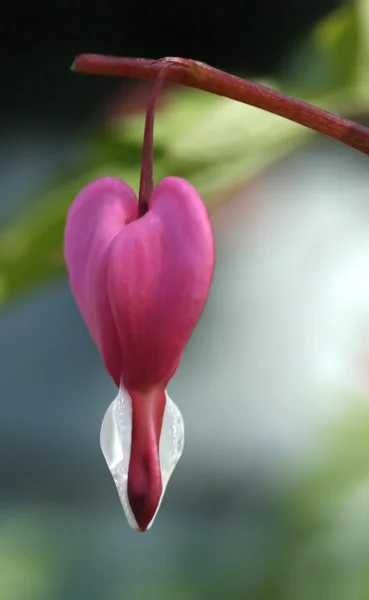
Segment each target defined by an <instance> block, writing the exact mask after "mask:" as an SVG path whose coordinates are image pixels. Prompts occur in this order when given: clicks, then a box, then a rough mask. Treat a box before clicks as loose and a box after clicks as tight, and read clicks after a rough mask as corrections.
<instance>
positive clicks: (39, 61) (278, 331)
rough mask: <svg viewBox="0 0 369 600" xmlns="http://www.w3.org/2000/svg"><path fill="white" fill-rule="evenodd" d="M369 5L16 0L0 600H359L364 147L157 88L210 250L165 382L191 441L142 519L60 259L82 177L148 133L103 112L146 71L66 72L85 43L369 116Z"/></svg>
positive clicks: (109, 388) (161, 136)
mask: <svg viewBox="0 0 369 600" xmlns="http://www.w3.org/2000/svg"><path fill="white" fill-rule="evenodd" d="M368 9H369V6H368V2H367V0H361V1H360V2H356V3H354V2H352V3H339V2H334V1H333V0H330V1H328V0H327V1H324V2H323V0H320V1H319V2H318V1H316V2H305V0H304V1H303V0H300V1H299V2H298V3H297V2H296V1H295V0H289V1H288V0H284V1H282V2H281V3H278V5H277V4H275V3H273V2H271V1H270V2H265V3H256V2H249V3H244V4H243V5H239V4H237V3H227V5H225V4H224V3H218V4H215V5H209V4H208V3H206V2H200V3H198V2H197V3H196V6H195V5H193V4H192V3H187V4H186V5H181V6H174V5H170V6H167V5H165V4H161V5H160V6H154V5H152V6H146V5H145V8H144V7H140V5H138V4H136V5H133V4H132V5H130V4H128V3H127V4H122V3H118V2H114V3H111V4H109V2H108V3H104V5H98V4H92V5H89V4H87V3H83V2H81V3H79V4H78V6H73V5H70V4H69V3H63V4H61V3H55V4H53V6H52V8H51V7H49V8H45V7H39V8H38V7H37V6H35V5H32V7H31V5H29V4H27V3H26V2H25V0H24V1H23V3H22V2H20V3H18V4H10V3H8V4H6V6H5V8H4V9H3V10H4V15H3V19H2V25H1V27H2V28H3V35H2V36H1V45H2V50H3V61H2V64H3V66H4V72H3V74H2V78H3V83H2V88H3V91H2V94H1V98H0V107H1V111H0V118H1V125H2V126H1V133H0V138H1V147H0V192H1V196H0V216H1V231H0V301H1V302H2V312H1V315H0V339H1V346H0V381H1V402H0V449H1V452H0V482H1V486H0V600H44V599H45V600H51V599H52V600H54V599H55V600H64V599H67V598H68V600H77V599H78V600H80V599H91V600H95V599H96V600H97V599H105V598H109V600H116V599H117V600H118V599H120V598H125V599H127V600H128V599H129V600H130V599H136V598H137V599H146V598H147V599H150V600H151V599H153V600H155V599H158V600H165V599H166V598H168V599H169V598H176V599H178V600H182V599H183V600H192V599H194V600H197V599H203V598H208V597H212V598H219V599H220V598H224V597H225V596H226V595H227V596H229V597H230V598H235V599H242V598H252V599H253V600H259V599H260V600H268V599H273V600H275V599H279V598H280V599H281V600H310V599H311V600H313V599H314V600H315V599H322V600H323V599H328V598H332V599H333V598H334V599H335V600H365V599H366V598H367V597H368V594H369V578H368V575H367V573H368V572H369V528H368V525H367V523H368V522H369V520H368V515H369V479H368V478H369V437H368V436H369V412H368V411H369V406H368V402H369V375H368V365H369V208H368V197H369V170H368V158H367V157H366V156H364V155H360V154H359V153H357V152H355V151H353V150H351V149H349V148H346V147H344V146H340V145H339V144H337V143H334V142H332V141H328V140H326V139H322V138H319V137H317V136H316V137H313V136H310V135H309V134H308V132H306V131H302V128H298V127H294V126H291V125H290V124H286V123H285V122H284V121H283V120H282V119H277V118H273V119H269V116H268V115H265V114H264V113H261V112H260V111H256V110H255V109H248V108H247V107H244V106H238V105H237V106H236V105H235V104H234V103H231V102H228V101H225V102H222V103H221V104H218V100H217V99H215V100H214V99H213V100H209V99H208V97H207V95H205V94H203V95H195V96H193V97H192V96H191V95H190V96H186V95H185V92H182V93H183V94H184V96H181V100H180V102H179V108H178V107H177V109H176V110H178V111H179V112H178V114H177V113H175V115H177V116H176V120H175V122H176V123H177V119H178V120H179V121H180V119H181V115H182V113H181V110H183V111H184V107H185V106H187V104H186V102H187V103H189V104H190V103H191V102H193V109H192V110H193V111H194V117H193V129H192V130H191V134H188V135H187V137H186V135H185V133H186V131H185V130H186V127H187V125H186V126H185V127H184V129H182V130H181V128H180V123H179V125H178V128H176V127H169V125H168V122H169V121H170V119H169V117H168V115H172V113H170V110H172V109H171V108H170V107H168V109H166V108H165V107H164V108H163V111H162V113H161V117H159V119H161V120H159V121H158V147H159V149H161V150H163V152H164V150H165V151H166V153H167V154H166V156H169V157H171V158H172V159H173V160H174V158H176V161H177V162H173V164H175V165H177V166H176V168H178V169H180V168H181V164H180V163H181V162H182V163H184V162H185V161H186V160H188V155H190V157H192V158H195V159H196V160H197V159H198V160H199V162H201V159H202V163H201V164H204V165H207V166H206V168H205V167H204V171H201V169H197V170H196V169H194V171H193V174H192V175H191V171H189V176H188V178H189V179H190V180H191V181H192V180H193V182H194V184H195V183H197V182H198V183H199V187H200V191H203V192H204V196H205V200H206V202H207V203H208V206H209V212H210V215H211V218H212V222H213V227H214V234H215V239H216V248H217V266H216V271H215V277H214V283H213V286H212V290H211V294H210V298H209V301H208V304H207V306H206V309H205V311H204V314H203V316H202V318H201V320H200V322H199V324H198V326H197V328H196V330H195V332H194V334H193V336H192V338H191V340H190V343H189V344H188V347H187V348H186V350H185V353H184V356H183V360H182V363H181V366H180V368H179V370H178V372H177V374H176V375H175V377H174V379H173V381H172V382H171V385H170V389H169V392H170V395H171V397H172V398H173V399H174V401H175V402H176V403H177V404H178V406H179V407H180V409H181V411H182V413H183V415H184V420H185V424H186V444H185V450H184V454H183V457H182V459H181V461H180V463H179V465H178V467H177V470H176V473H175V474H174V476H173V479H172V481H171V482H170V484H169V486H168V490H167V492H166V496H165V498H164V501H163V504H162V507H161V509H160V512H159V515H158V517H157V519H156V521H155V523H154V525H153V528H152V529H151V530H150V531H149V532H148V533H147V534H145V535H139V534H137V533H136V532H134V531H132V530H130V529H129V527H128V525H127V524H126V522H125V518H124V515H123V511H122V508H121V506H120V505H119V500H118V496H117V493H116V490H115V488H114V484H113V481H112V478H111V476H110V473H109V472H108V470H107V468H106V465H105V462H104V459H103V456H102V454H101V451H100V448H99V431H100V425H101V421H102V417H103V414H104V413H105V410H106V409H107V407H108V405H109V403H110V402H111V400H112V399H113V398H114V396H115V394H116V390H115V387H114V385H113V383H112V382H111V381H110V379H109V377H108V375H107V373H106V372H105V370H104V368H103V365H102V362H101V359H100V357H99V355H98V352H97V350H96V349H95V347H94V346H93V343H92V341H91V339H90V337H89V335H88V333H87V331H86V328H85V326H84V324H83V322H82V319H81V316H80V314H79V313H78V310H77V308H76V306H75V303H74V300H73V298H72V295H71V292H70V290H69V287H68V284H67V280H66V276H65V273H64V271H63V265H62V258H61V256H60V248H61V244H60V239H61V238H60V235H61V232H62V222H63V218H64V216H63V215H64V214H65V210H66V208H67V206H68V204H70V203H71V202H72V200H73V197H74V196H73V193H72V189H73V190H74V187H73V186H74V185H76V186H77V189H78V182H79V179H78V178H79V177H80V178H81V180H83V182H84V178H85V177H86V179H87V180H89V177H90V174H91V177H92V175H94V174H95V176H99V175H100V174H101V172H100V170H101V168H103V170H104V169H105V170H106V171H107V172H106V174H108V172H109V165H110V164H111V165H112V167H111V168H114V169H116V168H117V164H118V163H119V164H120V161H121V163H122V173H121V176H122V177H123V178H124V177H125V172H124V168H123V167H124V164H126V163H125V162H124V161H126V162H127V165H129V168H128V167H127V170H129V174H130V175H132V173H133V171H132V170H131V167H132V164H133V163H134V161H135V160H136V162H137V160H138V159H137V157H136V154H137V152H136V150H135V148H136V147H135V143H136V141H137V140H138V141H137V144H138V146H137V147H138V148H139V143H140V142H139V140H140V130H136V129H135V127H136V125H135V123H136V122H135V121H134V120H133V121H132V123H133V124H132V127H131V125H130V123H128V125H127V127H126V129H124V134H122V137H119V136H120V135H121V134H120V133H119V136H118V137H117V138H116V139H115V138H112V135H113V134H112V130H113V131H114V132H116V131H120V127H121V125H120V120H119V119H120V117H124V115H125V114H126V113H127V112H128V104H127V98H128V97H129V98H130V99H131V100H130V107H131V108H132V104H133V108H134V107H135V98H137V104H138V98H139V97H140V96H139V91H138V90H141V89H142V88H141V87H140V88H135V87H133V84H132V83H130V84H127V83H125V82H123V83H122V82H121V81H118V80H108V79H101V78H92V77H90V78H89V77H82V76H78V75H76V74H71V73H69V71H68V69H69V65H70V64H71V62H72V61H73V58H74V55H75V54H77V53H78V52H87V51H93V52H101V53H111V54H117V55H138V56H145V55H146V56H152V57H153V58H158V57H160V56H162V55H184V56H193V57H194V58H198V59H200V60H203V61H206V62H209V63H212V64H214V65H216V66H220V67H223V68H227V69H228V70H231V71H235V72H239V73H241V74H245V75H247V74H251V75H252V77H253V78H262V79H263V80H267V81H268V82H269V83H270V84H271V85H272V84H275V85H276V86H277V87H282V88H283V89H286V90H288V91H292V92H293V93H296V95H301V97H302V96H304V97H305V98H306V99H308V100H312V101H313V100H314V101H317V102H319V103H321V105H322V106H324V107H326V108H328V109H329V110H337V111H339V112H341V113H342V114H347V115H349V116H351V117H353V118H356V119H360V120H361V121H363V122H365V121H366V119H367V110H366V108H367V106H369V103H367V97H368V96H367V95H366V94H367V88H368V82H369V75H367V74H366V70H365V64H366V63H365V60H366V57H367V52H366V49H367V47H368V45H367V39H369V20H368V21H367V22H366V21H365V16H368V14H369V10H368ZM322 19H323V20H322ZM367 24H368V27H367ZM359 41H360V43H358V42H359ZM283 86H284V87H283ZM145 89H146V88H145ZM135 94H137V95H135ZM173 94H174V92H173ZM128 95H129V96H128ZM207 102H212V103H213V104H209V105H208V104H206V103H207ZM181 103H182V104H181ZM113 109H114V111H113V112H114V114H116V111H118V113H119V115H120V117H119V119H118V121H117V120H113V123H112V124H111V121H110V120H109V119H108V115H110V114H111V111H112V110H113ZM166 110H167V112H166ZM183 114H184V113H183ZM178 115H179V116H178ZM140 118H141V119H142V116H141V117H140ZM184 118H185V117H183V119H184ZM186 118H187V117H186ZM168 119H169V121H168ZM107 121H109V126H108V127H107V126H106V122H107ZM170 122H171V121H170ZM130 127H131V129H130ZM187 133H188V132H187ZM114 135H115V133H114ZM118 142H119V143H118ZM91 145H93V146H94V148H95V145H96V148H97V150H96V149H94V150H93V152H91V147H90V146H91ZM112 147H113V150H112ZM100 151H101V155H100V154H99V152H100ZM135 152H136V154H135ZM186 153H187V154H186ZM113 154H114V160H113V159H112V158H111V156H113ZM137 156H139V155H137ZM160 156H161V154H160ZM106 157H108V159H107V158H106ZM127 157H128V158H127ZM135 157H136V158H135ZM173 157H174V158H173ZM104 160H106V163H104ZM158 160H159V161H160V162H159V163H158V171H159V172H160V173H161V172H162V171H163V173H164V174H165V171H166V164H167V163H165V152H164V159H162V158H159V159H158ZM109 161H110V162H109ZM168 161H169V159H168ZM207 161H208V164H207ZM186 164H187V163H186ZM188 164H190V163H188ZM101 165H102V167H101ZM136 166H137V168H138V165H136ZM213 167H214V168H215V169H216V170H217V173H219V172H221V174H222V177H219V178H218V179H216V178H215V179H214V181H213V182H212V181H211V179H212V173H213V174H214V172H213V171H212V168H213ZM188 168H189V167H188ZM201 168H202V167H201ZM127 172H128V171H127ZM80 173H82V174H83V176H82V175H80ZM104 174H105V171H104ZM112 174H115V172H114V173H112ZM166 174H171V173H166ZM133 175H134V177H135V176H136V171H135V172H134V173H133ZM133 175H132V176H133ZM192 177H193V179H192ZM69 181H72V183H73V185H72V186H71V188H69V187H68V186H69ZM210 183H213V185H212V186H210V187H209V184H210ZM69 194H70V197H69ZM59 207H60V208H59ZM55 240H56V241H55Z"/></svg>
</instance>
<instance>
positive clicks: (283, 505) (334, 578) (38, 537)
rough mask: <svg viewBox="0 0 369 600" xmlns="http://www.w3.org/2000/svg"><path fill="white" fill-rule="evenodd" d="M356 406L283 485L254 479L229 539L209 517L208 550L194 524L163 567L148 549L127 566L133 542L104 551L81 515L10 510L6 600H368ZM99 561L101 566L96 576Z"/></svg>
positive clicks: (1, 594) (2, 599)
mask: <svg viewBox="0 0 369 600" xmlns="http://www.w3.org/2000/svg"><path fill="white" fill-rule="evenodd" d="M352 407H354V410H351V413H350V414H349V415H347V414H345V415H344V416H342V414H341V416H340V417H339V418H337V420H336V421H335V422H334V423H333V424H330V426H329V428H328V429H326V428H323V430H322V431H321V434H322V435H321V437H319V436H318V437H317V439H316V444H317V446H318V447H319V448H318V451H317V452H316V453H315V455H314V456H313V457H312V458H311V459H310V461H309V462H308V464H305V466H304V467H302V468H301V472H300V473H299V474H297V475H296V472H294V473H293V476H292V477H291V476H289V477H288V476H287V477H284V480H283V485H279V486H272V487H270V486H269V487H268V491H267V493H266V490H265V488H264V489H263V487H262V486H260V483H258V481H257V478H253V477H252V476H251V475H249V480H248V485H249V486H250V488H251V489H253V495H254V502H253V504H250V505H248V504H247V502H245V504H244V505H242V506H240V507H239V509H240V510H239V511H238V512H237V513H236V514H235V515H234V517H233V521H232V524H231V523H230V530H229V532H228V534H225V530H224V524H222V523H221V522H220V523H217V522H211V519H208V518H207V515H206V513H202V514H201V519H200V522H201V533H200V535H201V536H202V538H203V539H202V540H201V543H200V544H199V545H197V544H196V540H198V541H199V539H198V538H197V537H196V535H198V533H197V527H196V526H195V524H194V526H193V530H192V531H191V532H187V534H184V532H183V530H182V532H183V537H180V536H179V539H173V537H176V534H174V536H173V532H171V533H170V535H169V536H168V537H167V538H165V536H163V544H162V545H163V548H161V547H158V548H157V550H156V551H157V553H158V554H159V555H160V557H159V564H160V565H161V568H160V569H157V568H155V565H153V566H150V561H149V562H147V559H145V553H144V555H143V556H141V555H138V556H139V558H138V556H136V555H135V552H137V548H136V550H134V549H133V550H132V556H131V557H130V559H128V555H130V554H131V551H130V550H128V548H129V545H130V540H125V542H124V543H123V542H122V548H126V551H125V552H126V553H124V552H123V554H122V555H121V554H120V551H118V549H117V547H116V546H115V545H114V544H115V542H114V541H112V540H111V539H109V535H107V537H106V539H105V538H104V541H105V543H109V545H110V546H111V545H112V546H113V547H112V548H110V549H109V551H107V549H106V547H104V542H101V541H100V544H101V548H100V551H99V552H97V553H96V554H95V553H94V552H95V550H96V546H97V544H96V541H94V537H93V535H94V534H93V532H94V530H95V528H96V523H94V520H93V518H92V520H90V521H88V520H86V522H85V524H84V525H81V514H80V513H79V512H77V516H76V515H73V514H72V515H70V516H69V517H68V515H67V514H66V513H61V512H60V510H57V511H55V509H54V510H53V511H50V510H45V508H43V509H42V510H40V511H35V512H34V514H33V515H32V513H31V514H26V516H25V517H24V516H22V512H21V511H18V512H17V513H16V512H9V515H8V519H7V520H4V522H3V525H2V527H1V528H0V574H1V578H0V579H1V587H0V600H23V599H24V600H32V599H35V600H42V599H44V598H45V599H46V598H47V599H48V600H49V599H50V598H53V600H62V599H63V600H64V598H87V597H88V598H91V600H92V599H95V598H96V599H97V598H102V597H109V598H110V599H111V600H118V599H120V598H123V597H124V598H129V599H130V600H141V599H142V598H150V600H167V599H168V600H172V599H173V598H176V599H178V600H190V599H191V600H203V599H204V598H213V599H214V600H223V599H224V597H229V598H232V600H244V598H252V600H367V598H368V594H369V519H368V511H369V508H368V507H369V460H368V456H369V412H368V410H367V406H366V405H360V403H359V402H355V400H354V399H353V400H352V406H351V409H352ZM224 485H227V484H226V482H224ZM225 514H229V510H228V508H227V507H225ZM100 517H101V515H100ZM122 519H123V516H122ZM235 519H236V521H237V523H235ZM107 521H108V523H107V528H108V530H109V527H111V522H109V515H107ZM122 524H123V521H122ZM122 526H123V525H122ZM184 527H185V528H186V525H185V526H184ZM219 527H220V528H221V529H220V533H219V531H218V532H217V529H218V528H219ZM97 529H98V528H97ZM174 531H175V532H177V535H178V530H177V529H175V530H174ZM127 535H130V536H131V535H132V536H134V535H135V534H134V533H133V532H129V533H128V532H127ZM150 535H151V534H150V533H149V534H147V536H150ZM158 539H162V538H161V537H159V538H158ZM164 540H165V541H164ZM146 541H147V540H146V539H145V541H144V543H146ZM142 543H143V542H142V541H141V540H140V544H142ZM155 543H156V542H154V545H155ZM133 546H134V544H133ZM93 549H94V552H91V550H93ZM168 549H170V554H171V557H170V556H169V555H166V554H165V553H166V552H168ZM179 549H180V551H179ZM146 550H147V548H146ZM162 550H164V556H166V558H164V559H163V558H162V554H161V552H162ZM114 552H116V553H117V554H116V555H114ZM105 553H106V557H105V559H104V558H103V557H104V556H105ZM111 553H113V555H114V559H113V560H112V554H111ZM94 560H95V561H100V562H101V564H100V562H96V567H95V569H91V564H93V561H94ZM137 560H138V563H137V564H136V562H135V561H137ZM141 561H142V563H141ZM133 564H135V568H132V565H133ZM163 565H165V568H163ZM72 589H73V592H72ZM87 590H88V592H87ZM102 590H103V591H102Z"/></svg>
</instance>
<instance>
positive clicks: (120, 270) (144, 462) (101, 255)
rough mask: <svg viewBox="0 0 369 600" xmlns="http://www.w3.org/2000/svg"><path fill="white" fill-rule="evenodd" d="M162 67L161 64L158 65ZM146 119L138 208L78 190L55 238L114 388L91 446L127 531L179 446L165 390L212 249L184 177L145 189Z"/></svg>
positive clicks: (119, 185) (120, 197) (129, 201)
mask: <svg viewBox="0 0 369 600" xmlns="http://www.w3.org/2000/svg"><path fill="white" fill-rule="evenodd" d="M167 66H168V65H167ZM165 70H166V67H165V68H164V69H163V76H162V77H161V79H160V77H159V78H158V80H157V82H156V87H154V91H153V96H152V99H151V102H150V103H149V106H148V109H147V115H146V126H145V137H144V148H143V166H142V173H141V185H140V195H139V201H138V200H137V197H136V195H135V193H134V192H133V190H132V189H131V188H130V187H128V186H127V185H126V184H125V183H123V182H122V181H120V180H119V179H115V178H111V177H105V178H103V179H99V180H97V181H95V182H93V183H91V184H89V185H88V186H87V187H86V188H84V189H83V190H82V191H81V192H80V193H79V195H78V196H77V198H76V199H75V201H74V203H73V204H72V206H71V208H70V210H69V214H68V218H67V224H66V231H65V259H66V263H67V267H68V271H69V277H70V285H71V288H72V291H73V294H74V296H75V299H76V302H77V304H78V307H79V309H80V311H81V313H82V315H83V318H84V320H85V322H86V325H87V327H88V329H89V331H90V333H91V335H92V338H93V340H94V342H95V344H96V345H97V347H98V349H99V351H100V353H101V355H102V358H103V360H104V363H105V366H106V368H107V370H108V372H109V373H110V375H111V377H112V378H113V380H114V382H115V383H116V385H117V386H118V387H119V394H118V396H117V398H116V399H115V401H114V402H113V403H112V404H111V406H110V407H109V409H108V411H107V413H106V415H105V418H104V421H103V425H102V430H101V445H102V450H103V453H104V455H105V458H106V461H107V463H108V466H109V468H110V470H111V472H112V474H113V477H114V480H115V482H116V485H117V488H118V492H119V495H120V498H121V501H122V504H123V507H124V509H125V512H126V516H127V518H128V521H129V523H130V525H131V526H133V527H136V528H138V529H139V530H141V531H145V530H146V529H147V528H148V527H149V526H150V525H151V523H152V521H153V519H154V517H155V514H156V512H157V509H158V507H159V505H160V502H161V499H162V496H163V493H164V490H165V487H166V485H167V483H168V480H169V477H170V475H171V473H172V471H173V469H174V467H175V464H176V463H177V461H178V459H179V457H180V455H181V452H182V448H183V441H184V433H183V421H182V417H181V414H180V412H179V410H178V408H177V407H176V406H175V404H174V403H173V402H172V401H171V400H170V398H169V396H168V394H167V392H166V388H167V386H168V382H169V380H170V379H171V377H172V376H173V374H174V373H175V371H176V369H177V367H178V365H179V362H180V360H181V356H182V352H183V350H184V347H185V345H186V343H187V341H188V339H189V337H190V335H191V332H192V330H193V328H194V326H195V325H196V323H197V321H198V319H199V317H200V314H201V312H202V309H203V307H204V304H205V302H206V299H207V296H208V292H209V288H210V284H211V279H212V274H213V268H214V244H213V236H212V231H211V226H210V223H209V219H208V215H207V212H206V209H205V207H204V205H203V203H202V201H201V198H200V197H199V195H198V194H197V192H196V190H195V189H194V188H193V187H192V186H191V185H190V184H189V183H188V182H187V181H185V180H183V179H180V178H178V177H167V178H165V179H164V180H162V181H161V182H160V183H159V184H158V185H157V186H156V187H155V188H154V189H152V162H153V160H152V157H153V151H152V146H153V116H154V105H155V95H156V91H157V85H159V83H161V80H162V79H163V78H164V71H165Z"/></svg>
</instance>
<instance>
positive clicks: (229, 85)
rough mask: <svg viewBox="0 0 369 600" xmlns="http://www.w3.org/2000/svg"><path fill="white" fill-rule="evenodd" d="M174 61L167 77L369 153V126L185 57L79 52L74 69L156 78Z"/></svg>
mask: <svg viewBox="0 0 369 600" xmlns="http://www.w3.org/2000/svg"><path fill="white" fill-rule="evenodd" d="M163 62H165V63H169V62H170V63H171V64H172V68H171V69H170V71H169V73H167V80H168V81H170V82H172V83H178V84H180V85H184V86H187V87H193V88H197V89H199V90H204V91H206V92H211V93H212V94H218V95H219V96H225V97H226V98H231V99H232V100H237V101H238V102H243V103H244V104H249V105H251V106H255V107H257V108H261V109H263V110H266V111H268V112H271V113H274V114H276V115H279V116H281V117H284V118H286V119H289V120H290V121H294V122H295V123H299V124H300V125H304V126H305V127H309V128H310V129H313V130H315V131H317V132H319V133H322V134H324V135H326V136H328V137H331V138H333V139H335V140H337V141H339V142H342V143H343V144H346V145H347V146H351V148H354V149H356V150H359V151H360V152H363V153H364V154H369V129H367V128H366V127H363V126H361V125H358V124H357V123H354V122H353V121H350V120H348V119H344V118H343V117H338V116H337V115H334V114H332V113H329V112H327V111H325V110H322V109H321V108H317V107H316V106H313V105H311V104H308V103H307V102H303V101H302V100H297V99H296V98H292V97H290V96H286V95H285V94H282V93H281V92H277V91H275V90H272V89H270V88H267V87H264V86H262V85H259V84H258V83H254V82H251V81H247V80H246V79H241V78H240V77H235V76H234V75H230V74H229V73H226V72H224V71H220V70H218V69H215V68H214V67H210V66H209V65H206V64H205V63H201V62H197V61H195V60H191V59H185V58H163V59H161V60H159V61H152V60H149V59H145V58H120V57H115V56H101V55H98V54H81V55H80V56H77V58H76V60H75V62H74V64H73V66H72V69H74V70H75V71H78V72H79V73H90V74H94V75H112V76H118V77H134V78H137V79H155V78H156V77H157V76H158V74H159V73H160V72H161V70H162V68H163V67H162V63H163Z"/></svg>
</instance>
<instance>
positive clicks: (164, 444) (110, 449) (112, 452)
mask: <svg viewBox="0 0 369 600" xmlns="http://www.w3.org/2000/svg"><path fill="white" fill-rule="evenodd" d="M165 397H166V404H165V411H164V418H163V426H162V430H161V436H160V444H159V455H160V470H161V479H162V485H163V492H162V495H161V498H160V502H159V505H158V508H157V511H156V513H155V515H154V517H153V519H152V520H151V522H150V525H149V527H148V528H150V527H151V525H152V523H153V522H154V519H155V517H156V515H157V512H158V510H159V507H160V504H161V501H162V498H163V496H164V492H165V488H166V487H167V485H168V481H169V479H170V477H171V475H172V473H173V470H174V467H175V466H176V464H177V462H178V461H179V459H180V457H181V454H182V451H183V445H184V424H183V418H182V415H181V412H180V410H179V408H178V407H177V406H176V405H175V404H174V402H173V401H172V400H171V399H170V398H169V396H168V394H167V392H165ZM131 435H132V406H131V398H130V396H129V394H128V392H127V390H126V389H125V388H124V387H123V386H122V385H121V386H120V388H119V392H118V395H117V397H116V398H115V400H113V402H112V403H111V404H110V406H109V408H108V410H107V411H106V413H105V416H104V419H103V422H102V425H101V432H100V445H101V450H102V452H103V455H104V457H105V460H106V462H107V465H108V467H109V469H110V472H111V474H112V476H113V479H114V482H115V485H116V487H117V490H118V494H119V498H120V501H121V503H122V506H123V509H124V512H125V515H126V517H127V521H128V523H129V525H130V526H131V527H133V528H134V529H138V527H137V523H136V520H135V518H134V516H133V513H132V510H131V507H130V505H129V502H128V495H127V478H128V466H129V458H130V454H131Z"/></svg>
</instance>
